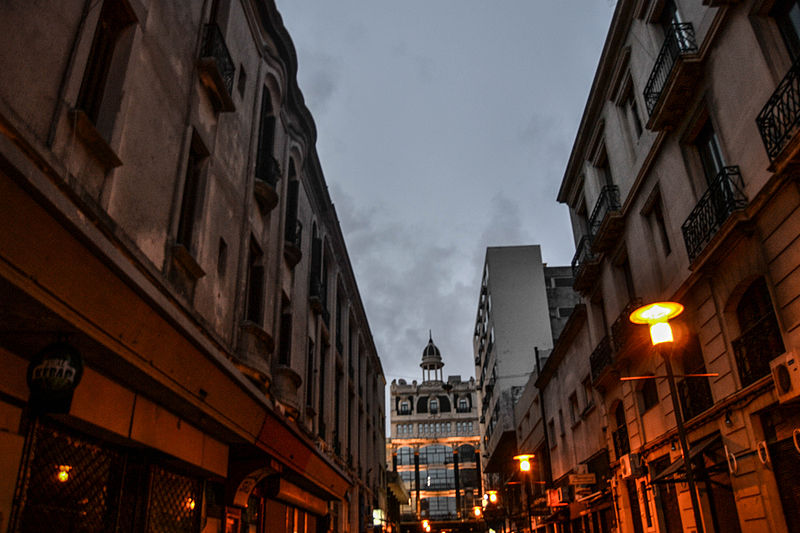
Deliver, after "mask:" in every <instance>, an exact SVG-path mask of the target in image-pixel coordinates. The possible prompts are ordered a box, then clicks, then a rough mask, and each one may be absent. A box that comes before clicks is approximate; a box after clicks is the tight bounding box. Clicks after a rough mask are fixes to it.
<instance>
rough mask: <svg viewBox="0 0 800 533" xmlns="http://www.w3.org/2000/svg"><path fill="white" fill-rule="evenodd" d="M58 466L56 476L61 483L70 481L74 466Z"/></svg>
mask: <svg viewBox="0 0 800 533" xmlns="http://www.w3.org/2000/svg"><path fill="white" fill-rule="evenodd" d="M57 468H58V474H56V478H57V479H58V481H59V483H66V482H67V481H69V471H70V470H72V467H71V466H69V465H58V467H57Z"/></svg>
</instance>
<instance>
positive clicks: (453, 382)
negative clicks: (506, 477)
mask: <svg viewBox="0 0 800 533" xmlns="http://www.w3.org/2000/svg"><path fill="white" fill-rule="evenodd" d="M420 366H421V367H422V375H423V379H422V381H421V382H419V383H418V382H417V381H416V380H414V381H413V382H411V383H407V382H406V380H404V379H400V380H392V384H391V386H390V395H391V428H392V430H391V439H390V441H389V443H388V445H387V456H388V458H389V460H391V462H392V466H393V470H394V471H396V472H398V473H399V475H400V478H401V479H402V480H403V481H404V484H405V486H406V487H407V488H408V489H409V492H410V496H411V498H410V499H409V501H408V505H404V506H401V528H402V530H403V531H404V532H405V531H418V530H419V528H420V524H421V521H422V520H429V521H430V525H431V528H432V529H433V530H437V531H438V530H442V529H449V530H454V529H455V530H469V529H476V530H481V529H482V527H483V524H482V523H480V522H479V521H478V519H476V517H475V516H474V514H473V508H474V506H476V505H480V504H481V497H482V493H481V480H480V460H479V457H480V436H479V426H478V405H477V398H476V388H475V379H474V378H470V379H469V381H462V380H461V377H460V376H448V378H447V380H446V381H445V380H444V379H443V376H442V368H443V367H444V362H443V361H442V355H441V352H440V351H439V348H437V347H436V345H435V344H434V343H433V338H431V339H430V340H429V341H428V345H427V346H426V347H425V349H424V350H423V353H422V362H421V363H420Z"/></svg>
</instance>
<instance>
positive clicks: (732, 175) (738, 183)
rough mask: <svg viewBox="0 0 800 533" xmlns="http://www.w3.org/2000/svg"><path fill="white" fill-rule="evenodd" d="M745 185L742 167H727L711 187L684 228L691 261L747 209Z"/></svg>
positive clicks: (684, 239) (688, 218)
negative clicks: (722, 229)
mask: <svg viewBox="0 0 800 533" xmlns="http://www.w3.org/2000/svg"><path fill="white" fill-rule="evenodd" d="M743 191H744V183H743V182H742V175H741V173H740V172H739V167H725V168H723V169H722V170H721V171H720V173H719V174H717V176H716V177H715V178H714V180H713V181H712V182H711V183H710V184H709V186H708V190H707V191H706V192H705V194H703V196H702V197H701V198H700V201H698V202H697V205H696V206H695V207H694V209H692V212H691V213H690V214H689V216H688V217H687V218H686V221H685V222H684V223H683V225H682V226H681V230H682V231H683V241H684V243H685V244H686V252H687V253H688V254H689V261H690V262H692V261H694V260H695V258H696V257H697V256H698V255H700V253H701V252H702V251H703V249H704V248H705V247H706V245H708V243H709V242H710V241H711V239H712V238H713V237H714V235H715V234H716V233H717V231H719V228H720V227H721V226H722V224H724V223H725V221H726V220H727V219H728V217H729V216H730V215H731V214H732V213H733V212H734V211H737V210H739V209H744V208H745V207H747V198H746V197H745V195H744V192H743Z"/></svg>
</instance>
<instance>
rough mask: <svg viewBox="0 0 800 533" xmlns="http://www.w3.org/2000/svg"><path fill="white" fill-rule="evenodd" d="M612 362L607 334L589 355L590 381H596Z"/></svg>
mask: <svg viewBox="0 0 800 533" xmlns="http://www.w3.org/2000/svg"><path fill="white" fill-rule="evenodd" d="M613 362H614V358H613V353H612V350H611V340H610V339H609V338H608V335H606V336H605V337H603V340H601V341H600V342H599V343H598V344H597V347H596V348H595V349H594V351H593V352H592V355H590V356H589V367H590V368H591V370H592V381H595V382H596V381H597V380H598V379H599V378H600V376H601V375H602V374H603V371H604V370H605V369H606V368H608V367H610V366H611V363H613Z"/></svg>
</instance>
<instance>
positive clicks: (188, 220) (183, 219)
mask: <svg viewBox="0 0 800 533" xmlns="http://www.w3.org/2000/svg"><path fill="white" fill-rule="evenodd" d="M207 157H208V150H206V148H205V147H204V146H203V143H202V142H201V141H200V137H199V136H198V135H197V133H193V134H192V141H191V144H190V145H189V157H188V159H187V162H186V175H185V178H184V182H183V197H182V199H181V211H180V215H179V217H180V218H179V219H178V234H177V235H176V236H175V242H177V243H178V244H182V245H183V246H184V247H185V248H186V249H187V250H190V251H191V250H192V236H193V234H194V223H195V219H196V218H197V209H198V206H199V204H200V178H201V175H202V174H201V173H202V170H203V165H204V163H205V161H206V158H207Z"/></svg>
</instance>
